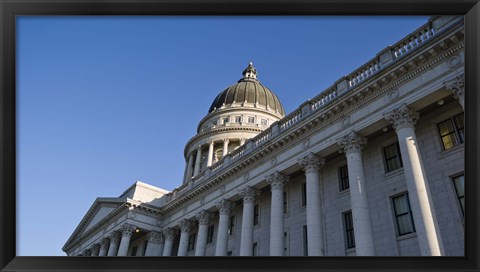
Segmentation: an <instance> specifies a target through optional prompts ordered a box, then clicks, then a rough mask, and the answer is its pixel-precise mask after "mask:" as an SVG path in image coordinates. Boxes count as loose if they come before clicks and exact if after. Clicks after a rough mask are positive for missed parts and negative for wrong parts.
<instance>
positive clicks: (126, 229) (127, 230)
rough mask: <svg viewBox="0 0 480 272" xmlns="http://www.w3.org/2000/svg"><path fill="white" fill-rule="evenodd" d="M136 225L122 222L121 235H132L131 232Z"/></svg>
mask: <svg viewBox="0 0 480 272" xmlns="http://www.w3.org/2000/svg"><path fill="white" fill-rule="evenodd" d="M136 228H137V227H135V226H134V225H131V224H124V225H123V226H122V228H121V231H122V236H127V237H132V235H133V232H134V231H135V229H136Z"/></svg>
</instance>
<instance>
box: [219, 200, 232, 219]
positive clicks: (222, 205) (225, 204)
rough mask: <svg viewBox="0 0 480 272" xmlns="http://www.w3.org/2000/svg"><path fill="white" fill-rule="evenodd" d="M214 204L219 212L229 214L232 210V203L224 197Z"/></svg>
mask: <svg viewBox="0 0 480 272" xmlns="http://www.w3.org/2000/svg"><path fill="white" fill-rule="evenodd" d="M216 206H217V209H218V212H219V213H220V214H225V215H229V214H230V213H231V212H232V210H233V203H232V202H230V201H228V200H226V199H222V200H221V201H220V202H218V203H217V205H216Z"/></svg>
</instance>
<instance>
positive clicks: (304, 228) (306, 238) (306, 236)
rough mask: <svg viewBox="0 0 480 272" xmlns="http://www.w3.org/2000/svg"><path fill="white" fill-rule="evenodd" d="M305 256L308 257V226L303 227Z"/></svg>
mask: <svg viewBox="0 0 480 272" xmlns="http://www.w3.org/2000/svg"><path fill="white" fill-rule="evenodd" d="M303 256H308V233H307V225H303Z"/></svg>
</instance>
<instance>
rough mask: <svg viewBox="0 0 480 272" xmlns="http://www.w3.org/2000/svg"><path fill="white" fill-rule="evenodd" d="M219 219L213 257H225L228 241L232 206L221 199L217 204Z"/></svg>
mask: <svg viewBox="0 0 480 272" xmlns="http://www.w3.org/2000/svg"><path fill="white" fill-rule="evenodd" d="M217 208H218V212H219V219H218V231H217V240H216V242H215V244H216V246H215V256H227V241H228V220H229V217H230V213H231V212H232V208H233V205H232V203H231V202H230V201H228V200H225V199H223V200H222V201H220V202H219V203H218V204H217Z"/></svg>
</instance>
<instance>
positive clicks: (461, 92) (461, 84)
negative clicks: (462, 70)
mask: <svg viewBox="0 0 480 272" xmlns="http://www.w3.org/2000/svg"><path fill="white" fill-rule="evenodd" d="M443 84H444V85H445V87H446V88H447V89H449V90H451V91H452V92H453V97H454V98H455V99H457V100H458V103H460V105H461V106H462V108H463V111H465V74H462V75H460V76H457V77H456V78H454V79H452V80H449V81H446V82H444V83H443Z"/></svg>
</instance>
